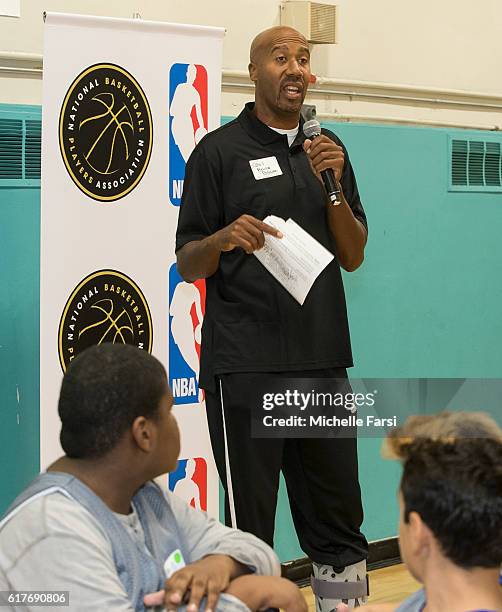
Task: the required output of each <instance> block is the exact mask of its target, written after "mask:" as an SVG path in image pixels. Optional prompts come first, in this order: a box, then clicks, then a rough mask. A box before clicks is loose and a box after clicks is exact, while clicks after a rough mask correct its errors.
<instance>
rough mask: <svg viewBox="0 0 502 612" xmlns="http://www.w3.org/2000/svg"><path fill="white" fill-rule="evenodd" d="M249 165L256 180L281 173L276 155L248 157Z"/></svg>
mask: <svg viewBox="0 0 502 612" xmlns="http://www.w3.org/2000/svg"><path fill="white" fill-rule="evenodd" d="M249 165H250V166H251V170H252V171H253V174H254V177H255V179H256V180H257V181H261V180H262V179H267V178H271V177H272V176H279V175H280V174H282V170H281V167H280V166H279V162H278V161H277V157H263V158H262V159H250V160H249Z"/></svg>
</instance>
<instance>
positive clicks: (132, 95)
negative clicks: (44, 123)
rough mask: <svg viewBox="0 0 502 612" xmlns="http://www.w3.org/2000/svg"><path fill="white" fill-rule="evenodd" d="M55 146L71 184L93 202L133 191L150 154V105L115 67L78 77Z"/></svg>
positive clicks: (67, 99) (63, 111)
mask: <svg viewBox="0 0 502 612" xmlns="http://www.w3.org/2000/svg"><path fill="white" fill-rule="evenodd" d="M59 146H60V149H61V155H62V156H63V161H64V164H65V166H66V169H67V170H68V173H69V174H70V176H71V178H72V180H73V182H74V183H75V184H76V185H77V187H78V188H79V189H81V190H82V191H83V192H84V193H85V194H86V195H88V196H89V197H91V198H93V199H94V200H99V201H103V202H111V201H113V200H118V199H119V198H122V197H123V196H125V195H126V194H128V193H129V192H130V191H131V190H132V189H134V187H136V185H137V184H138V183H139V181H140V180H141V177H142V176H143V174H144V173H145V170H146V168H147V166H148V162H149V160H150V154H151V152H152V116H151V112H150V106H149V105H148V100H147V99H146V97H145V94H144V93H143V90H142V89H141V87H140V85H139V83H138V82H137V81H136V80H135V79H134V77H133V76H132V75H131V74H129V72H127V71H126V70H125V69H124V68H121V67H120V66H117V65H115V64H95V65H94V66H90V67H89V68H86V69H85V70H84V71H83V72H81V73H80V74H79V75H78V76H77V78H76V79H75V80H74V81H73V83H72V84H71V86H70V88H69V89H68V92H67V94H66V97H65V99H64V102H63V106H62V108H61V113H60V116H59Z"/></svg>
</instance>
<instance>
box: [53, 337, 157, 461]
mask: <svg viewBox="0 0 502 612" xmlns="http://www.w3.org/2000/svg"><path fill="white" fill-rule="evenodd" d="M167 389H168V385H167V377H166V371H165V369H164V366H163V365H162V364H161V363H160V362H159V361H158V360H157V359H156V358H155V357H153V356H152V355H150V354H149V353H147V352H146V351H143V350H141V349H138V348H136V347H134V346H130V345H127V344H111V343H107V344H102V345H100V346H92V347H90V348H88V349H86V350H85V351H84V352H83V353H81V354H80V355H79V356H78V357H76V358H75V360H74V361H72V362H71V364H70V366H69V368H68V370H67V372H66V374H65V376H64V378H63V382H62V385H61V392H60V395H59V404H58V411H59V416H60V418H61V423H62V427H61V435H60V440H61V446H62V447H63V450H64V452H65V453H66V455H67V456H68V457H72V458H79V459H90V458H97V457H101V456H103V455H105V454H106V453H107V452H109V451H110V450H111V449H112V448H114V447H115V446H116V444H117V442H118V441H119V440H120V439H121V438H122V436H123V435H124V433H125V432H126V431H127V429H128V428H129V427H130V426H131V425H132V423H133V422H134V420H135V419H136V418H137V417H138V416H144V417H147V418H153V419H155V418H156V417H157V416H158V408H159V403H160V399H161V397H162V395H163V394H164V393H166V391H167Z"/></svg>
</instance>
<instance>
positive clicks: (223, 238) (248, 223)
mask: <svg viewBox="0 0 502 612" xmlns="http://www.w3.org/2000/svg"><path fill="white" fill-rule="evenodd" d="M265 234H270V235H271V236H275V237H276V238H282V234H281V232H280V231H279V230H278V229H276V228H275V227H272V226H271V225H267V223H264V222H263V221H260V220H259V219H256V218H255V217H253V216H251V215H241V216H240V217H239V218H238V219H237V220H236V221H234V222H233V223H231V224H230V225H227V227H224V228H223V229H221V230H219V231H217V232H216V233H215V234H213V236H212V238H213V240H214V245H215V246H216V247H217V248H218V249H219V250H220V251H221V252H225V251H233V250H234V249H235V248H236V247H240V248H241V249H244V251H245V252H246V253H247V254H248V255H250V254H251V253H253V252H254V251H258V250H259V249H261V248H262V246H263V245H264V244H265Z"/></svg>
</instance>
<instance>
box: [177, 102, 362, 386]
mask: <svg viewBox="0 0 502 612" xmlns="http://www.w3.org/2000/svg"><path fill="white" fill-rule="evenodd" d="M252 108H253V104H247V105H246V107H245V108H244V110H243V111H242V113H241V114H240V115H239V117H237V119H234V120H233V121H232V122H230V123H228V124H226V125H224V126H222V127H220V128H219V129H217V130H215V131H213V132H211V133H209V134H208V135H207V136H206V137H204V138H203V139H202V141H201V142H200V143H199V144H198V145H197V147H196V148H195V149H194V151H193V153H192V155H191V156H190V159H189V160H188V163H187V166H186V174H185V182H184V187H183V197H182V201H181V209H180V214H179V219H178V229H177V234H176V250H178V249H180V248H181V247H182V246H184V245H185V244H187V243H188V242H191V241H193V240H201V239H202V238H205V237H206V236H209V235H211V234H213V233H214V232H216V231H217V230H219V229H221V228H223V227H225V226H227V225H228V224H230V223H232V221H235V220H236V219H237V218H238V217H240V216H241V215H243V214H250V215H253V216H254V217H256V218H258V219H264V218H265V217H266V216H267V215H270V214H273V215H277V216H279V217H282V218H284V219H289V218H292V219H294V220H295V221H296V222H297V223H298V224H299V225H300V226H301V227H303V229H305V230H306V231H307V232H308V233H309V234H311V235H312V236H313V237H314V238H316V239H317V240H318V241H319V242H320V243H321V244H323V245H324V246H325V247H326V248H327V249H328V250H329V251H331V252H332V253H333V254H334V255H335V259H334V260H333V261H332V262H331V263H330V264H329V265H328V266H327V267H326V268H325V270H324V271H323V272H322V274H321V275H320V276H319V278H318V279H317V280H316V281H315V283H314V285H313V286H312V289H311V291H310V293H309V295H308V296H307V299H306V300H305V302H304V304H303V306H300V304H298V302H297V301H296V300H295V299H294V298H293V297H292V296H291V295H290V294H289V293H288V292H287V291H286V290H285V289H284V288H283V287H282V286H281V285H280V284H279V283H278V282H277V281H276V280H275V279H274V278H273V277H272V276H271V275H270V274H269V272H267V270H265V268H264V267H263V266H262V265H261V263H260V262H259V261H258V260H257V259H256V257H255V256H254V255H247V254H246V253H245V252H244V251H243V250H242V249H234V250H233V251H231V252H228V253H222V254H221V258H220V265H219V268H218V270H217V271H216V272H215V274H214V275H213V276H211V277H210V278H208V279H207V280H206V313H205V316H204V324H203V330H202V348H201V369H200V380H199V384H200V386H201V387H202V388H206V389H209V390H212V389H214V375H215V374H222V373H228V372H262V371H263V372H267V371H270V372H272V371H276V372H277V371H294V370H308V369H321V368H327V367H349V366H351V365H353V364H352V354H351V348H350V338H349V330H348V323H347V312H346V307H345V296H344V291H343V284H342V278H341V272H340V266H339V264H338V261H337V259H336V251H335V242H334V239H333V238H332V236H331V234H330V231H329V229H328V224H327V218H326V204H325V202H326V195H325V192H324V188H323V187H322V185H321V184H320V182H319V181H318V180H317V178H316V177H315V175H314V174H313V172H312V170H311V167H310V164H309V161H308V158H307V155H306V154H305V152H304V151H303V148H302V144H303V141H304V140H305V137H304V136H303V131H302V123H303V121H300V129H299V132H298V135H297V137H296V139H295V141H294V142H293V144H292V145H291V147H288V142H287V137H286V136H285V135H281V134H278V133H277V132H275V131H273V130H271V129H270V128H268V127H267V126H266V125H265V124H263V123H262V122H261V121H259V120H258V119H257V118H256V117H255V116H254V114H253V113H252V112H251V111H252ZM323 133H324V134H326V135H327V136H328V137H329V138H331V139H332V140H334V141H335V142H336V143H337V144H339V145H341V146H342V147H343V144H342V143H341V142H340V140H339V139H338V138H337V137H336V136H335V135H334V134H333V133H332V132H329V131H327V130H323ZM344 151H345V167H344V172H343V177H342V180H341V183H342V188H343V193H344V195H345V198H346V200H347V202H348V203H349V205H350V207H351V208H352V210H353V212H354V215H355V216H356V217H357V218H358V219H359V220H360V221H362V222H363V223H364V225H365V226H366V216H365V214H364V210H363V208H362V205H361V201H360V199H359V192H358V189H357V185H356V179H355V176H354V172H353V170H352V166H351V165H350V161H349V157H348V154H347V151H346V150H345V147H344ZM272 156H274V157H276V159H277V161H278V163H279V166H280V168H281V170H282V174H281V175H279V176H273V177H271V178H266V179H262V180H256V179H255V178H254V175H253V172H252V170H251V166H250V164H249V161H250V160H256V159H262V158H265V157H272Z"/></svg>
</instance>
